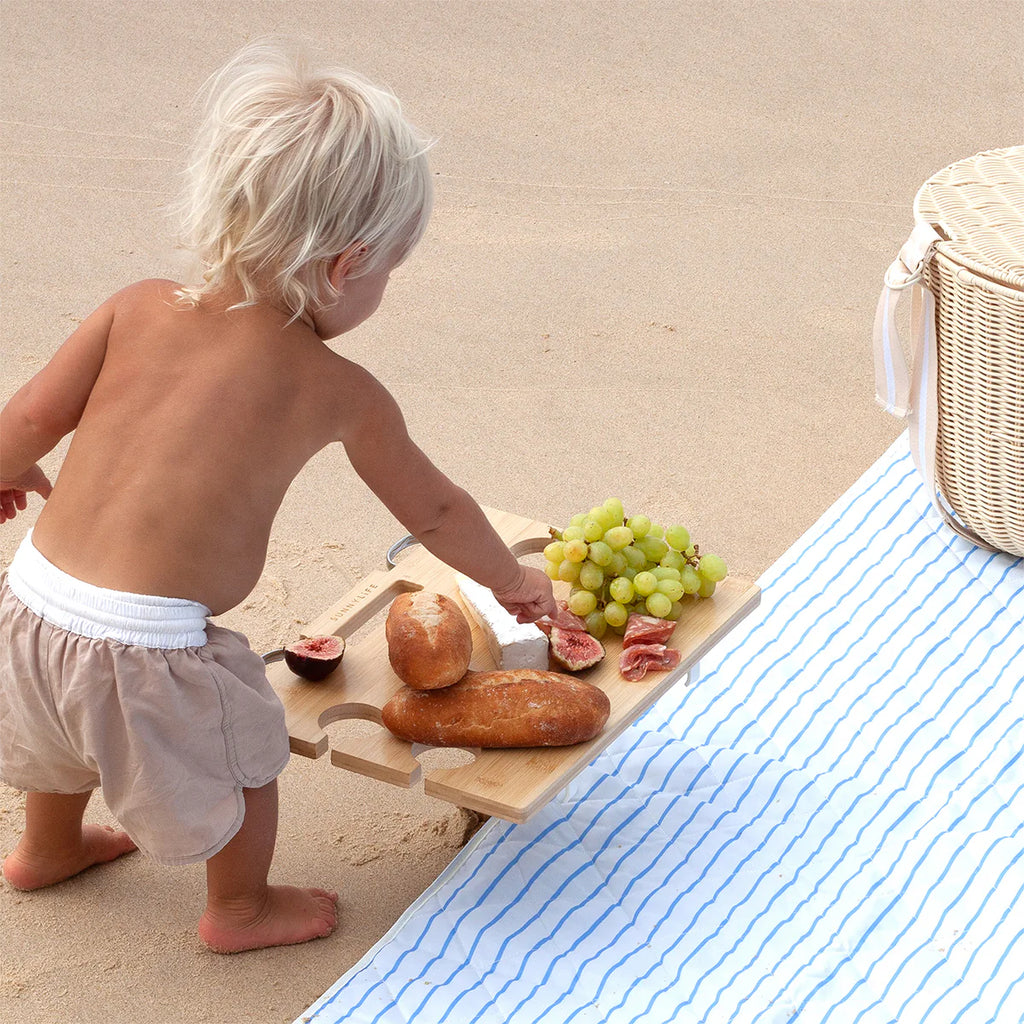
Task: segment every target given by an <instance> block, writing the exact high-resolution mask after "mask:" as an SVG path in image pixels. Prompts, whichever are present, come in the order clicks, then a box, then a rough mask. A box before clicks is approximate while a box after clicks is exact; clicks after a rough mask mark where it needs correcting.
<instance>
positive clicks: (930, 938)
mask: <svg viewBox="0 0 1024 1024" xmlns="http://www.w3.org/2000/svg"><path fill="white" fill-rule="evenodd" d="M1017 760H1019V755H1018V757H1016V758H1014V762H1016V761H1017ZM1009 767H1010V765H1009V764H1008V765H1005V766H1004V767H1003V769H1002V772H1005V771H1006V770H1008V769H1009ZM1002 772H1000V774H1002ZM989 788H991V787H986V790H985V791H986V792H987V790H988V789H989ZM1022 790H1024V784H1022V785H1021V786H1018V787H1017V789H1016V791H1015V792H1014V794H1013V795H1014V796H1015V797H1016V796H1018V795H1019V794H1020V793H1021V791H1022ZM1009 809H1010V808H1009V807H1008V806H1007V805H1003V806H1002V807H1000V808H998V809H997V810H996V811H995V812H994V813H993V814H992V815H991V817H990V818H989V820H988V823H987V824H986V826H985V828H983V829H976V830H975V831H974V832H972V833H970V835H969V836H968V837H967V838H966V839H965V840H964V842H963V843H961V844H960V846H959V847H958V848H957V850H956V852H955V853H954V855H953V856H952V857H950V858H949V860H948V861H947V862H946V865H945V867H944V868H943V870H942V873H941V874H940V875H939V876H938V877H937V878H936V879H935V881H934V882H932V884H931V886H929V888H928V889H927V891H926V892H925V894H924V895H923V896H922V897H921V899H920V901H919V902H918V913H919V912H920V910H921V909H922V907H923V906H924V905H925V903H926V902H927V900H928V898H929V897H930V896H931V895H932V894H933V893H934V892H935V890H936V889H937V888H938V886H939V885H940V884H941V883H942V882H943V881H944V880H945V878H946V876H947V875H948V874H949V873H950V871H951V870H952V868H953V865H954V863H955V861H956V860H957V859H958V858H959V856H960V854H962V853H965V852H966V850H967V847H968V845H969V844H970V843H971V841H972V840H974V839H975V838H976V837H978V836H980V835H983V834H984V833H985V832H986V831H988V830H989V829H991V827H992V825H993V824H994V823H995V820H996V819H997V818H998V817H999V815H1001V814H1002V813H1003V812H1004V811H1008V810H1009ZM968 813H969V811H964V813H963V814H962V815H961V816H960V818H958V819H957V823H959V822H960V821H962V820H963V818H964V817H966V815H967V814H968ZM1022 828H1024V823H1021V822H1018V823H1017V826H1016V828H1014V829H1013V831H1012V832H1010V833H1009V835H1003V836H999V837H998V839H996V840H995V841H994V842H993V843H991V844H990V845H989V846H988V848H987V849H986V850H985V852H984V853H983V854H982V855H981V856H980V857H979V858H978V860H977V863H976V865H975V868H974V870H973V871H971V872H969V874H968V878H967V880H966V881H965V882H964V884H963V885H962V886H961V887H960V892H959V893H958V894H957V895H956V896H955V897H953V899H951V900H949V901H948V902H947V905H946V907H945V909H944V910H943V912H942V915H941V916H940V917H939V920H938V922H937V923H936V925H935V927H934V928H933V929H932V930H931V932H930V933H929V934H928V935H926V936H925V938H924V940H923V941H922V942H920V943H919V944H918V945H917V946H916V947H915V948H914V949H912V950H911V951H910V952H909V953H907V954H906V956H904V958H903V960H902V962H901V964H900V966H899V967H898V968H897V969H896V970H895V971H893V972H892V976H891V977H890V979H889V983H888V984H887V985H886V986H885V988H883V989H882V990H881V992H880V993H879V995H878V998H877V999H876V1000H875V1001H874V1002H873V1003H871V1004H869V1005H868V1006H865V1007H864V1008H863V1009H862V1010H861V1011H860V1013H858V1014H857V1016H856V1017H855V1018H854V1024H856V1021H859V1020H862V1019H863V1017H864V1015H865V1014H866V1013H867V1012H868V1011H869V1010H872V1009H874V1008H875V1007H876V1006H878V1005H879V1004H880V1003H881V1002H883V1000H884V999H885V998H886V996H887V995H888V994H889V991H890V990H891V989H892V987H893V985H894V984H895V982H896V979H897V977H899V976H900V975H902V973H903V971H904V970H905V969H907V967H908V966H909V965H910V963H911V961H913V960H914V959H915V958H916V957H917V956H918V955H919V954H920V953H921V952H923V951H924V950H927V949H928V948H929V947H930V946H931V944H932V943H933V942H934V941H935V937H936V935H937V934H938V932H939V930H940V929H941V927H942V922H943V921H945V919H946V916H947V915H948V914H949V913H950V912H951V911H952V910H953V908H954V907H956V906H957V905H958V904H959V902H960V900H961V899H963V897H964V896H965V895H966V894H967V892H968V890H969V889H970V888H971V887H972V885H973V884H974V882H975V880H976V879H977V876H978V874H979V872H980V871H981V869H982V868H983V867H984V866H985V862H986V861H987V860H988V858H989V855H990V854H992V852H993V851H994V850H995V849H996V848H997V847H998V846H999V845H1000V843H1003V842H1007V841H1009V840H1010V839H1013V838H1014V837H1015V836H1016V835H1017V833H1018V832H1020V831H1021V829H1022ZM949 833H950V829H946V831H945V833H944V835H948V834H949ZM938 838H939V837H936V840H935V841H937V840H938ZM909 842H910V840H908V841H907V843H904V847H903V848H904V849H906V847H907V845H908V844H909ZM933 846H934V842H933V843H931V844H929V849H931V848H932V847H933ZM923 860H924V855H922V856H921V857H919V858H918V861H917V866H919V865H920V864H921V862H922V861H923ZM991 892H994V890H990V893H991ZM907 917H908V921H907V923H906V924H905V925H904V926H903V930H902V931H901V932H899V934H898V935H896V937H895V938H894V939H893V940H892V942H890V944H889V947H888V949H886V950H885V953H889V952H890V951H891V950H892V949H893V948H894V947H895V946H896V944H897V943H898V942H900V941H901V940H902V939H903V937H904V936H905V935H906V934H907V932H908V931H909V930H910V928H911V927H912V926H913V925H914V924H916V914H915V913H914V912H909V913H908V915H907ZM884 955H885V954H883V956H884ZM879 959H881V958H876V960H875V964H877V963H878V961H879ZM875 964H872V966H871V967H870V968H869V969H868V970H867V972H865V977H864V981H865V983H866V981H867V976H868V975H869V974H870V973H871V970H872V969H873V968H874V966H875ZM937 967H938V963H936V964H934V965H933V966H932V968H931V969H930V970H929V971H928V972H927V973H926V974H925V975H924V977H923V978H922V980H921V984H920V985H919V989H923V987H924V985H925V983H926V981H927V978H929V977H931V975H932V973H933V972H934V971H935V970H936V969H937ZM851 993H852V990H851ZM908 1001H909V1000H905V1001H904V1003H903V1006H901V1007H900V1012H902V1010H903V1009H904V1008H905V1007H906V1005H907V1002H908ZM834 1008H835V1007H833V1009H834ZM831 1014H832V1011H831V1010H830V1011H829V1013H828V1014H827V1015H826V1016H825V1017H824V1018H823V1020H822V1024H825V1021H827V1020H828V1018H829V1017H830V1016H831ZM896 1019H897V1020H899V1019H900V1013H897V1015H896Z"/></svg>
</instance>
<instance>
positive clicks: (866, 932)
mask: <svg viewBox="0 0 1024 1024" xmlns="http://www.w3.org/2000/svg"><path fill="white" fill-rule="evenodd" d="M1018 593H1019V591H1018ZM976 671H977V669H976V670H975V672H976ZM1003 671H1005V668H1004V670H1003ZM973 674H975V673H974V672H972V673H971V675H973ZM1001 674H1002V673H1000V675H1001ZM966 681H967V680H966V679H965V682H966ZM993 685H994V684H993ZM1018 688H1019V683H1018ZM977 703H978V701H975V703H974V705H972V707H974V706H977ZM995 717H996V716H995V715H993V716H992V717H990V719H989V721H988V722H986V723H985V725H983V726H982V727H981V728H980V729H979V730H977V731H976V733H975V738H974V739H975V740H976V738H977V736H978V735H979V734H980V732H981V731H982V730H983V729H984V728H986V727H987V725H988V724H989V722H991V721H993V720H994V719H995ZM937 745H938V744H936V745H933V747H932V748H931V750H929V751H928V752H927V753H931V751H932V750H934V749H935V747H936V746H937ZM968 749H969V747H966V748H964V749H962V750H961V751H960V753H958V754H956V755H955V756H954V757H952V758H950V760H949V761H947V762H946V764H945V765H943V767H942V768H941V769H940V770H939V772H937V773H935V779H937V778H938V776H939V775H940V774H941V772H942V771H944V770H945V768H946V767H948V765H949V764H951V763H953V762H954V761H957V760H959V759H960V758H961V757H963V756H965V754H966V753H967V750H968ZM993 749H994V748H993ZM927 753H926V755H925V757H923V758H922V759H921V760H919V761H918V764H917V765H916V766H915V769H914V770H916V768H917V767H919V766H920V764H921V763H922V762H923V761H924V759H925V758H926V757H927ZM972 774H973V773H972ZM968 777H970V776H968ZM932 784H934V782H933V783H932ZM930 788H931V786H929V789H930ZM898 792H899V790H896V791H893V792H892V793H890V795H889V797H887V798H886V801H885V804H884V805H883V807H884V806H885V805H887V804H888V802H889V800H891V799H892V798H893V797H894V796H895V795H896V794H897V793H898ZM862 795H864V794H862ZM859 799H860V798H858V800H859ZM920 802H921V800H918V801H916V802H915V804H914V805H913V806H916V805H917V804H919V803H920ZM876 818H877V815H876ZM873 821H874V819H872V820H871V821H870V822H868V823H867V824H872V823H873ZM894 824H895V823H894ZM864 827H865V828H866V827H867V825H865V826H864ZM892 827H893V826H890V829H888V830H886V834H887V833H888V831H890V830H891V828H892ZM861 832H863V828H862V830H861ZM859 838H860V833H858V837H857V839H858V841H859ZM883 838H884V836H883ZM877 848H878V847H876V849H877ZM854 909H859V908H854ZM853 912H854V911H853V910H851V911H850V912H849V913H848V914H847V915H846V917H845V918H844V920H843V922H842V923H843V924H845V922H846V921H847V920H849V918H850V916H852V914H853ZM881 916H884V914H883V915H880V917H881ZM880 917H879V918H876V920H875V921H874V922H873V923H872V925H871V926H870V927H868V928H866V929H865V930H863V932H862V934H861V937H860V940H859V942H858V943H857V945H856V946H855V947H854V949H853V950H852V951H851V953H850V955H849V956H847V957H845V958H844V959H843V960H841V961H839V962H838V963H837V964H836V966H835V968H834V969H833V971H832V972H831V974H829V975H828V976H826V977H825V978H823V979H821V981H820V982H819V984H818V985H817V986H815V988H814V989H812V991H811V993H810V994H809V995H808V997H807V998H808V999H810V998H811V997H812V996H813V995H814V994H815V993H816V992H817V991H818V990H820V989H821V988H822V987H823V986H824V985H825V984H827V983H829V982H830V981H832V980H833V978H834V976H835V974H836V972H837V971H838V970H839V968H840V967H841V966H843V965H845V964H846V963H848V962H849V961H850V960H851V959H852V956H853V955H854V954H855V953H856V952H857V951H858V950H859V949H860V947H861V946H862V945H863V944H864V942H865V941H866V939H867V937H868V935H870V933H871V932H872V931H873V930H874V927H875V926H877V924H878V922H879V920H880ZM837 933H838V930H837V932H836V933H833V936H832V937H833V938H834V937H835V935H836V934H837ZM827 945H828V944H826V946H823V947H820V948H819V950H818V952H817V953H816V954H815V955H814V956H813V957H812V958H811V960H809V961H807V965H809V964H810V963H812V962H813V960H814V959H816V958H817V957H818V956H819V955H820V954H821V953H822V952H823V951H824V950H825V949H826V948H827ZM805 1003H806V1000H805ZM754 1020H755V1021H756V1020H757V1018H754Z"/></svg>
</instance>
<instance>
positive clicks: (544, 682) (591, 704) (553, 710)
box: [382, 668, 611, 748]
mask: <svg viewBox="0 0 1024 1024" xmlns="http://www.w3.org/2000/svg"><path fill="white" fill-rule="evenodd" d="M610 711H611V704H610V703H609V701H608V695H607V694H606V693H605V692H604V691H603V690H601V689H599V688H598V687H596V686H594V685H593V684H592V683H587V682H584V681H583V680H582V679H575V678H573V677H572V676H567V675H563V674H562V673H561V672H547V671H542V670H540V669H532V668H518V669H505V670H499V671H496V672H469V673H467V674H466V675H465V676H464V677H463V678H462V679H461V680H460V681H459V682H457V683H455V685H454V686H449V687H447V688H446V689H443V690H435V691H433V692H431V693H423V692H418V691H416V690H410V689H408V688H407V687H403V688H402V689H401V690H399V691H398V693H396V694H395V695H394V696H393V697H392V698H391V699H390V700H389V701H388V702H387V703H386V704H385V705H384V707H383V709H382V719H383V722H384V725H385V727H386V728H387V729H388V730H389V731H390V732H392V733H393V734H394V735H395V736H397V737H398V738H399V739H403V740H408V741H409V742H411V743H425V744H430V745H432V746H437V747H488V748H492V747H563V746H569V745H570V744H572V743H582V742H583V741H585V740H590V739H593V738H594V737H595V736H596V735H597V734H598V733H599V732H600V731H601V730H602V729H603V728H604V726H605V723H606V722H607V721H608V715H609V713H610Z"/></svg>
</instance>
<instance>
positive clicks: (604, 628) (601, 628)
mask: <svg viewBox="0 0 1024 1024" xmlns="http://www.w3.org/2000/svg"><path fill="white" fill-rule="evenodd" d="M583 621H584V622H585V623H586V624H587V632H588V633H589V634H590V635H591V636H592V637H594V639H596V640H600V639H601V637H603V636H604V635H605V633H607V632H608V620H607V619H606V618H605V617H604V611H603V610H602V609H597V610H595V611H592V612H591V613H590V614H589V615H587V616H586V617H585V618H584V620H583Z"/></svg>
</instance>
